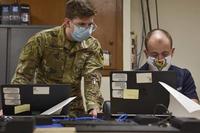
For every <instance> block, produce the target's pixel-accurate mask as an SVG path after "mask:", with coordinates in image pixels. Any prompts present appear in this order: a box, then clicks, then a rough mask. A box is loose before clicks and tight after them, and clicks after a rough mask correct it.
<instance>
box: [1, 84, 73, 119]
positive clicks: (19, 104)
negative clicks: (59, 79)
mask: <svg viewBox="0 0 200 133" xmlns="http://www.w3.org/2000/svg"><path fill="white" fill-rule="evenodd" d="M70 94H71V86H70V85H66V84H52V85H36V84H31V85H30V84H29V85H2V86H1V101H2V109H3V113H4V115H39V114H40V113H42V112H44V111H46V110H48V109H49V108H51V107H53V106H54V105H56V104H58V103H60V102H62V101H64V100H66V99H67V98H69V97H70Z"/></svg>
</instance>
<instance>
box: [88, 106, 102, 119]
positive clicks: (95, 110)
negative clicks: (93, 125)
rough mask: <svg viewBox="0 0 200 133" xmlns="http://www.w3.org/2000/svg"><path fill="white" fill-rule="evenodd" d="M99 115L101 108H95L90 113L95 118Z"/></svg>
mask: <svg viewBox="0 0 200 133" xmlns="http://www.w3.org/2000/svg"><path fill="white" fill-rule="evenodd" d="M97 113H100V110H99V108H94V109H92V110H91V111H89V114H90V115H92V116H94V117H97Z"/></svg>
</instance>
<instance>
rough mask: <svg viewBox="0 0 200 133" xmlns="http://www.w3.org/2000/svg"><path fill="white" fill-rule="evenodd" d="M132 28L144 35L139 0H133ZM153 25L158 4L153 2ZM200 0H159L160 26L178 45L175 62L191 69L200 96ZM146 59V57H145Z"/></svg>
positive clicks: (176, 45) (151, 5) (175, 44)
mask: <svg viewBox="0 0 200 133" xmlns="http://www.w3.org/2000/svg"><path fill="white" fill-rule="evenodd" d="M131 2H132V3H131V7H132V8H131V13H132V14H131V15H132V16H131V24H132V25H131V29H132V31H135V32H136V33H137V35H138V42H140V39H139V37H140V36H141V27H142V21H141V9H140V0H132V1H131ZM150 2H151V3H150V9H151V14H152V19H153V21H152V24H153V28H155V25H156V21H155V5H154V0H152V1H150ZM199 5H200V0H158V10H159V13H158V14H159V24H160V28H163V29H166V30H167V31H168V32H169V33H171V35H172V38H173V43H174V47H175V49H176V50H175V55H174V58H173V64H176V65H177V66H180V67H184V68H188V69H189V70H190V71H191V73H192V75H193V78H194V80H195V83H196V86H197V93H198V95H199V96H200V69H199V66H200V60H199V57H200V52H199V50H200V26H199V25H200V6H199ZM138 44H139V45H140V43H138ZM142 59H143V61H142V62H144V60H145V59H144V56H143V58H142Z"/></svg>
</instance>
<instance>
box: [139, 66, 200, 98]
mask: <svg viewBox="0 0 200 133" xmlns="http://www.w3.org/2000/svg"><path fill="white" fill-rule="evenodd" d="M140 70H149V65H148V64H147V63H146V64H144V65H143V66H142V67H141V68H140ZM169 71H175V72H176V77H177V81H176V82H177V87H176V89H177V90H178V91H179V92H181V93H182V94H184V95H185V96H187V97H189V98H191V99H199V98H198V96H197V92H196V86H195V83H194V80H193V78H192V75H191V73H190V71H189V70H187V69H183V68H179V67H177V66H174V65H171V66H170V68H169Z"/></svg>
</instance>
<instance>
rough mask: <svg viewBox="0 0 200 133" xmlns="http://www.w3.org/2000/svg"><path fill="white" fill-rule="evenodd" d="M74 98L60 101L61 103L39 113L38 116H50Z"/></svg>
mask: <svg viewBox="0 0 200 133" xmlns="http://www.w3.org/2000/svg"><path fill="white" fill-rule="evenodd" d="M75 98H76V97H70V98H68V99H66V100H64V101H62V102H61V103H59V104H57V105H55V106H53V107H52V108H50V109H48V110H46V111H44V112H43V113H41V114H40V115H51V114H53V113H54V112H56V111H58V110H59V109H61V108H63V107H64V106H65V105H67V104H68V103H70V102H71V101H72V100H74V99H75Z"/></svg>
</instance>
